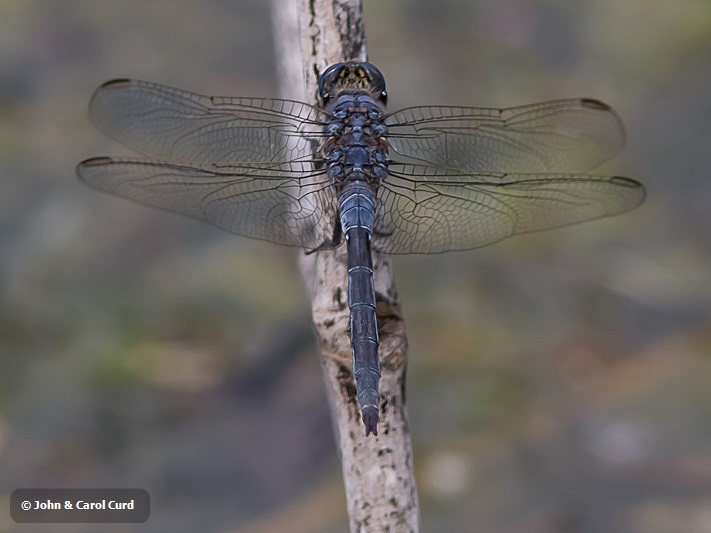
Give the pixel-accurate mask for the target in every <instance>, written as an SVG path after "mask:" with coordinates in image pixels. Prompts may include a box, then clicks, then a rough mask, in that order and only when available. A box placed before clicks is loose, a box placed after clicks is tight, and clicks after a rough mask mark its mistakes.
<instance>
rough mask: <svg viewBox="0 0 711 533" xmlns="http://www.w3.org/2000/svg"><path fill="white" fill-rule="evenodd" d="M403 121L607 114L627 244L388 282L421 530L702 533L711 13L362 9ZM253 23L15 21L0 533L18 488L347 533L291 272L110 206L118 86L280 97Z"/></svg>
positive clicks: (82, 8) (68, 2)
mask: <svg viewBox="0 0 711 533" xmlns="http://www.w3.org/2000/svg"><path fill="white" fill-rule="evenodd" d="M364 11H365V18H366V32H367V37H368V49H369V55H370V60H371V61H372V62H373V63H375V64H376V65H378V67H379V68H380V69H381V70H382V72H383V73H384V74H385V76H386V79H387V82H388V88H389V93H390V107H391V109H393V110H395V109H397V108H399V107H404V106H409V105H417V104H461V105H477V106H496V107H498V106H512V105H519V104H526V103H532V102H536V101H542V100H549V99H555V98H566V97H577V96H589V97H595V98H599V99H602V100H604V101H606V102H607V103H609V104H610V105H612V106H613V107H614V108H615V109H616V110H617V111H618V112H619V114H620V115H621V116H622V118H623V120H624V122H625V124H626V126H627V130H628V143H627V147H626V149H625V151H624V152H623V153H622V154H621V155H620V156H618V157H617V158H615V159H614V160H612V161H610V162H608V163H606V164H605V165H604V166H603V167H600V169H596V171H599V172H600V173H614V174H620V175H627V176H630V177H634V178H637V179H639V180H640V181H642V182H644V184H645V185H646V186H647V188H648V194H649V196H648V199H647V201H646V203H645V204H644V205H643V206H642V207H641V208H639V209H637V210H635V211H633V212H631V213H628V214H625V215H622V216H619V217H616V218H614V219H609V220H604V221H597V222H592V223H589V224H585V225H580V226H576V227H570V228H566V229H561V230H557V231H551V232H548V233H541V234H536V235H529V236H523V237H517V238H512V239H509V240H508V241H505V242H503V243H500V244H497V245H495V246H492V247H490V248H484V249H480V250H476V251H472V252H460V253H452V254H444V255H436V256H412V257H397V258H396V259H395V262H394V268H395V279H396V284H397V287H398V290H399V293H400V295H401V298H402V302H403V311H404V313H405V316H406V318H407V324H408V333H409V339H410V364H409V372H408V390H407V399H408V402H409V408H410V417H411V427H412V433H413V439H414V451H415V467H416V470H417V476H418V483H419V493H420V499H421V502H422V520H423V526H424V530H425V531H443V532H470V531H475V530H476V531H493V532H505V533H507V532H511V533H519V532H520V533H544V532H545V533H548V532H553V533H562V532H566V533H567V532H571V533H577V532H585V533H587V532H605V533H615V532H621V533H636V532H640V533H641V532H644V533H677V532H681V531H683V532H686V533H708V532H711V446H710V445H709V443H710V442H711V245H710V242H709V237H710V236H711V207H710V206H709V205H710V204H711V179H709V177H710V174H711V157H710V156H709V150H710V147H711V2H709V1H708V0H678V1H676V2H668V1H665V0H626V1H625V2H619V1H618V0H594V1H592V0H588V1H585V2H583V1H570V0H535V1H534V0H531V1H513V0H477V1H475V2H472V1H470V0H437V1H436V2H435V1H432V0H429V1H425V0H418V1H416V0H411V1H405V0H391V1H389V2H378V1H377V0H365V1H364ZM272 43H273V34H272V29H271V22H270V12H269V3H268V2H264V1H262V0H242V1H234V0H153V1H151V2H145V1H141V0H122V1H121V2H116V1H114V0H91V1H90V0H53V1H52V2H47V1H41V0H0V180H1V181H0V508H1V509H2V511H0V530H1V531H7V532H15V531H23V532H28V531H31V532H34V531H49V530H50V529H48V528H47V527H46V526H31V525H21V526H20V525H17V524H15V523H13V522H12V521H11V519H10V517H9V513H8V501H9V495H10V492H11V491H12V490H14V489H15V488H35V487H136V488H144V489H146V490H148V492H149V493H150V495H151V503H152V513H151V518H150V520H149V521H148V522H146V523H145V524H138V525H120V526H119V525H114V526H111V525H102V526H101V527H98V526H92V525H81V524H73V525H72V524H70V525H56V526H52V527H51V531H60V532H62V531H67V532H69V531H78V532H88V531H102V532H112V531H141V532H143V531H151V532H153V531H155V532H163V531H172V532H177V533H182V532H185V533H188V532H195V531H216V532H233V533H247V532H249V533H267V532H282V531H284V532H286V531H288V532H291V533H294V532H318V533H321V532H323V533H326V532H335V531H346V530H347V519H346V515H345V497H344V493H343V489H342V482H341V473H340V469H339V462H338V459H337V455H336V449H335V443H334V439H333V435H332V430H331V426H330V420H329V414H328V410H327V406H326V401H325V395H324V392H323V384H322V377H321V370H320V367H319V361H318V357H317V354H316V343H315V340H314V334H313V332H312V328H311V325H310V313H309V302H308V300H307V298H306V296H305V290H304V287H303V285H302V280H301V278H300V275H299V272H298V269H297V259H296V254H297V252H296V251H294V250H292V249H288V248H280V247H277V246H275V245H271V244H268V243H262V242H256V241H251V240H249V239H245V238H240V237H237V236H234V235H231V234H228V233H226V232H222V231H220V230H217V229H215V228H213V227H210V226H207V225H205V224H201V223H199V222H196V221H192V220H189V219H185V218H181V217H178V216H175V215H170V214H166V213H162V212H158V211H153V210H151V209H148V208H146V207H143V206H139V205H136V204H133V203H130V202H128V201H124V200H121V199H116V198H112V197H108V196H105V195H102V194H99V193H97V192H96V191H93V190H90V189H89V188H87V187H85V186H84V185H82V184H81V183H80V182H79V181H78V180H77V179H76V178H75V177H74V166H75V164H76V163H77V162H79V161H80V160H82V159H85V158H87V157H91V156H97V155H120V154H126V153H127V151H126V149H125V148H123V147H122V146H120V145H118V143H116V142H112V141H111V140H109V139H106V138H105V137H103V136H102V135H101V134H100V133H98V132H97V131H96V130H94V129H93V127H92V126H91V124H90V123H89V121H88V119H87V114H86V107H87V104H88V102H89V98H90V96H91V94H92V92H93V90H94V89H95V88H96V87H97V86H98V85H99V84H100V83H102V82H104V81H106V80H108V79H111V78H116V77H136V78H141V79H148V80H153V81H157V82H161V83H165V84H169V85H174V86H177V87H182V88H186V89H189V90H193V91H196V92H201V93H206V94H217V95H243V96H277V94H278V88H277V81H276V80H277V76H278V73H277V72H276V68H275V59H274V52H273V44H272Z"/></svg>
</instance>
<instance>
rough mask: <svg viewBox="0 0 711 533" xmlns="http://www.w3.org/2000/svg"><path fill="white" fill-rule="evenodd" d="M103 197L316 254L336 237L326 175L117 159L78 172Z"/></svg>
mask: <svg viewBox="0 0 711 533" xmlns="http://www.w3.org/2000/svg"><path fill="white" fill-rule="evenodd" d="M77 174H78V175H79V178H80V179H81V180H83V181H85V182H86V183H87V184H89V185H92V186H94V187H96V188H98V189H101V190H103V191H106V192H109V193H112V194H115V195H118V196H123V197H125V198H129V199H131V200H135V201H137V202H140V203H143V204H147V205H150V206H153V207H158V208H161V209H165V210H168V211H173V212H177V213H181V214H184V215H188V216H191V217H194V218H198V219H202V220H205V221H207V222H210V223H212V224H214V225H216V226H219V227H221V228H224V229H226V230H228V231H231V232H233V233H238V234H240V235H245V236H247V237H254V238H257V239H265V240H268V241H272V242H275V243H277V244H285V245H290V246H300V247H303V248H308V249H314V248H317V247H319V246H322V245H324V240H325V239H328V238H329V237H330V236H332V235H333V234H334V226H333V224H334V220H337V217H336V215H335V207H334V206H335V204H336V202H335V198H334V196H333V188H332V187H331V186H330V184H329V182H328V181H327V180H326V179H325V175H324V174H323V172H322V171H321V172H318V171H314V170H313V169H312V168H311V165H309V164H305V163H299V162H291V163H281V164H277V165H264V164H263V165H250V166H247V165H245V166H235V165H231V164H207V163H186V164H181V163H175V162H166V161H158V160H136V159H121V158H110V157H98V158H94V159H88V160H86V161H84V162H82V163H80V164H79V165H78V166H77Z"/></svg>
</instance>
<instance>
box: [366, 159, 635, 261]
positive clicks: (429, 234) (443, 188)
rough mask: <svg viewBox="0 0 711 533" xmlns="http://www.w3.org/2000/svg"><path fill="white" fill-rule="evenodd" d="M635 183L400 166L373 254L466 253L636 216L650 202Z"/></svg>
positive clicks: (381, 213)
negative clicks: (507, 240) (551, 231)
mask: <svg viewBox="0 0 711 533" xmlns="http://www.w3.org/2000/svg"><path fill="white" fill-rule="evenodd" d="M644 196H645V191H644V187H643V186H642V185H641V184H640V183H638V182H637V181H634V180H632V179H629V178H622V177H618V176H614V177H611V176H586V175H576V174H470V175H463V174H456V173H453V172H451V171H446V170H444V169H441V168H438V167H425V166H421V165H414V166H411V165H408V166H404V167H401V168H398V165H394V168H393V171H392V172H391V175H390V176H388V177H387V179H386V180H385V181H384V182H383V183H382V184H381V186H380V189H379V190H378V195H377V197H378V202H377V208H376V220H375V224H374V232H373V248H374V249H376V250H379V251H381V252H385V253H391V254H406V253H436V252H444V251H448V250H466V249H470V248H477V247H479V246H484V245H487V244H491V243H493V242H496V241H499V240H501V239H504V238H506V237H509V236H511V235H517V234H520V233H529V232H534V231H542V230H546V229H551V228H557V227H560V226H566V225H569V224H576V223H578V222H584V221H586V220H593V219H596V218H602V217H607V216H611V215H616V214H618V213H622V212H624V211H628V210H630V209H632V208H634V207H636V206H637V205H639V204H640V203H642V201H643V200H644Z"/></svg>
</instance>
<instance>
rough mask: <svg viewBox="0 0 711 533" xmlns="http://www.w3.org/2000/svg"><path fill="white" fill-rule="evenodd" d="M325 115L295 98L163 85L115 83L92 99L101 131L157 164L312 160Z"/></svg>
mask: <svg viewBox="0 0 711 533" xmlns="http://www.w3.org/2000/svg"><path fill="white" fill-rule="evenodd" d="M321 114H322V112H321V111H319V110H318V109H317V108H315V107H311V106H309V105H307V104H304V103H301V102H294V101H290V100H276V99H274V100H271V99H263V98H231V97H218V96H202V95H200V94H195V93H191V92H188V91H184V90H181V89H175V88H173V87H168V86H165V85H160V84H158V83H151V82H146V81H139V80H114V81H110V82H107V83H105V84H103V85H102V86H101V87H99V88H98V89H97V90H96V92H95V93H94V95H93V96H92V98H91V102H90V104H89V116H90V117H91V120H92V121H93V122H94V124H95V125H96V127H97V128H99V129H100V130H101V131H103V132H104V133H106V134H108V135H110V136H112V137H114V138H115V139H117V140H119V141H121V142H122V143H124V144H125V145H127V146H128V147H130V148H132V149H133V150H135V151H137V152H139V153H141V154H143V155H146V156H149V157H154V158H158V159H171V160H177V161H199V162H227V161H232V162H250V163H265V162H277V161H289V160H294V159H298V158H301V157H309V156H310V155H311V154H312V153H313V147H312V145H311V140H312V139H316V140H317V139H320V138H321V136H322V135H323V133H322V128H323V125H322V122H321V118H322V117H321Z"/></svg>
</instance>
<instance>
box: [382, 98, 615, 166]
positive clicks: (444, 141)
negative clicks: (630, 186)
mask: <svg viewBox="0 0 711 533" xmlns="http://www.w3.org/2000/svg"><path fill="white" fill-rule="evenodd" d="M385 122H386V124H387V125H388V128H389V134H388V140H389V141H390V144H391V145H392V148H393V150H394V152H395V153H397V154H399V155H400V156H402V157H403V162H407V160H408V158H409V159H411V160H414V161H412V162H415V163H417V162H424V163H427V164H431V165H436V166H441V167H446V168H450V169H455V170H457V171H460V172H463V173H466V172H475V173H491V172H494V173H498V172H510V173H520V172H546V173H560V172H585V171H587V170H590V169H591V168H594V167H596V166H597V165H599V164H600V163H602V162H604V161H606V160H607V159H609V158H610V157H612V156H613V155H615V154H616V153H618V152H619V151H620V150H621V149H622V147H623V145H624V138H625V131H624V127H623V125H622V122H621V120H620V118H619V117H618V116H617V114H616V113H615V112H614V111H613V110H612V109H611V108H610V107H609V106H608V105H607V104H604V103H603V102H600V101H599V100H593V99H589V98H583V99H570V100H557V101H552V102H544V103H540V104H532V105H527V106H520V107H511V108H508V109H493V108H483V107H453V106H424V107H411V108H407V109H403V110H401V111H398V112H396V113H393V114H392V115H389V116H388V117H387V118H386V121H385Z"/></svg>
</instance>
